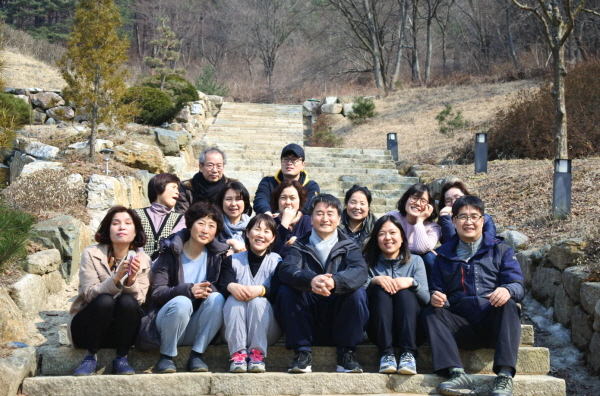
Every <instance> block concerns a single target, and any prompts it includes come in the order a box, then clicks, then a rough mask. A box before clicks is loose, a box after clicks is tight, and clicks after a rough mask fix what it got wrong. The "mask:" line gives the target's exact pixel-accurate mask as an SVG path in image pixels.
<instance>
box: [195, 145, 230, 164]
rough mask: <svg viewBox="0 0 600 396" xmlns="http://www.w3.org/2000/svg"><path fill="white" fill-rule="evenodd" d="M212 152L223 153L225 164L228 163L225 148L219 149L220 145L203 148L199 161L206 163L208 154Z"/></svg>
mask: <svg viewBox="0 0 600 396" xmlns="http://www.w3.org/2000/svg"><path fill="white" fill-rule="evenodd" d="M210 153H219V154H221V157H223V165H225V164H227V156H226V155H225V152H223V150H221V149H219V148H218V147H207V148H205V149H204V150H202V152H201V153H200V158H199V162H200V163H201V164H204V161H206V156H207V155H208V154H210Z"/></svg>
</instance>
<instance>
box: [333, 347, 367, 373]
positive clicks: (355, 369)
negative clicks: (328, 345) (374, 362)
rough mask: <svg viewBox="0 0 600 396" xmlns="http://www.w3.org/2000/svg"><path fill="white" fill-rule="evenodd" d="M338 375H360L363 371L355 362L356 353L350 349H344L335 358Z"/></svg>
mask: <svg viewBox="0 0 600 396" xmlns="http://www.w3.org/2000/svg"><path fill="white" fill-rule="evenodd" d="M337 371H338V373H362V372H363V369H362V367H360V364H358V361H357V360H356V353H355V352H354V351H352V350H350V349H344V352H342V353H341V354H338V358H337Z"/></svg>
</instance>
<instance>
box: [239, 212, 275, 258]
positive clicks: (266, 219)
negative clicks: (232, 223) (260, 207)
mask: <svg viewBox="0 0 600 396" xmlns="http://www.w3.org/2000/svg"><path fill="white" fill-rule="evenodd" d="M260 223H265V225H266V226H267V228H268V229H269V230H271V232H272V233H273V236H274V237H275V238H274V239H273V242H271V244H270V245H269V247H268V248H267V253H270V252H271V247H272V246H273V244H274V243H275V240H276V239H277V223H275V220H273V218H272V217H271V216H269V215H266V214H264V213H260V214H257V215H256V216H254V217H253V218H251V219H250V221H249V222H248V225H247V226H246V230H245V231H244V243H245V244H246V249H250V241H249V240H248V235H246V233H247V232H248V231H250V230H251V229H252V228H254V226H255V225H256V224H258V225H260Z"/></svg>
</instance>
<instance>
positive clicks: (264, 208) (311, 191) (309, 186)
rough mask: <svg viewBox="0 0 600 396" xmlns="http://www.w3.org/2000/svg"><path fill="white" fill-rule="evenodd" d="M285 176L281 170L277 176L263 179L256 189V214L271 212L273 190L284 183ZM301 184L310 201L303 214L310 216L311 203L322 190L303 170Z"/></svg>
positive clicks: (307, 202)
mask: <svg viewBox="0 0 600 396" xmlns="http://www.w3.org/2000/svg"><path fill="white" fill-rule="evenodd" d="M283 180H284V179H283V174H282V173H281V170H279V171H278V172H277V173H276V174H275V176H267V177H263V179H262V180H261V181H260V184H259V185H258V188H257V189H256V194H255V195H254V205H253V207H254V211H255V212H256V214H259V213H265V212H271V211H272V210H271V194H272V193H273V190H275V189H276V188H277V185H278V184H279V183H281V182H282V181H283ZM298 182H299V183H300V184H302V186H303V187H304V188H305V189H306V194H307V196H308V199H307V200H306V204H305V205H304V208H302V210H301V212H302V213H304V214H308V208H309V207H310V202H311V201H312V199H313V198H314V197H315V196H317V195H319V194H320V193H321V189H320V188H319V185H318V184H317V182H316V181H314V180H310V179H309V178H308V173H306V171H304V170H302V171H300V179H299V180H298Z"/></svg>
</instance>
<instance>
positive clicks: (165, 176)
mask: <svg viewBox="0 0 600 396" xmlns="http://www.w3.org/2000/svg"><path fill="white" fill-rule="evenodd" d="M169 183H175V184H177V186H178V187H179V183H181V180H179V178H178V177H177V176H176V175H174V174H172V173H161V174H158V175H156V176H154V177H153V178H152V179H150V181H149V182H148V199H149V200H150V202H151V203H153V202H156V200H157V199H158V196H159V195H161V194H162V193H164V192H165V189H166V188H167V184H169Z"/></svg>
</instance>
